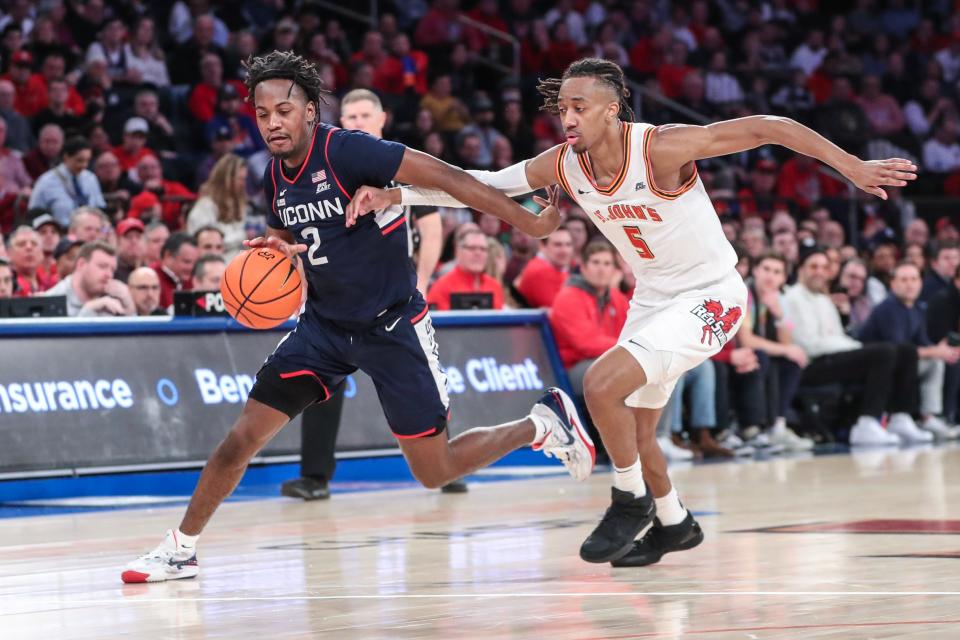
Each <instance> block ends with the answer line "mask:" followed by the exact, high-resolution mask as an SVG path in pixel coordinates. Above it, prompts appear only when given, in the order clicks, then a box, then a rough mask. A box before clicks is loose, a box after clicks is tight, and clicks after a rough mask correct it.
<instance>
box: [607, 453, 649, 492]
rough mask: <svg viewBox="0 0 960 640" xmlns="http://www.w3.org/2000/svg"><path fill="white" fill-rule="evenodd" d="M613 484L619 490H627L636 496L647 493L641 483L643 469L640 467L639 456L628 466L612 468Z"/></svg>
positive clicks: (645, 487)
mask: <svg viewBox="0 0 960 640" xmlns="http://www.w3.org/2000/svg"><path fill="white" fill-rule="evenodd" d="M613 486H614V487H616V488H617V489H620V491H629V492H630V493H632V494H633V495H635V496H636V497H638V498H639V497H641V496H645V495H647V486H646V485H645V484H644V483H643V470H642V469H641V467H640V456H637V461H636V462H634V463H633V464H632V465H630V466H629V467H626V468H624V469H621V468H619V467H616V466H615V467H614V468H613Z"/></svg>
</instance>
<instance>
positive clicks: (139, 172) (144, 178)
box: [131, 154, 197, 230]
mask: <svg viewBox="0 0 960 640" xmlns="http://www.w3.org/2000/svg"><path fill="white" fill-rule="evenodd" d="M135 177H136V180H137V182H139V183H140V184H141V185H143V189H144V191H149V192H151V193H153V194H154V195H155V196H157V198H158V199H159V200H160V206H161V211H162V213H161V218H162V220H163V222H164V224H166V225H167V226H168V227H170V228H171V229H174V230H176V229H179V228H180V227H182V226H183V208H184V204H185V203H189V202H193V201H194V200H196V198H197V194H195V193H194V192H193V191H190V189H187V188H186V187H185V186H184V185H183V184H181V183H179V182H176V181H174V180H164V179H163V167H162V166H161V165H160V160H159V159H157V156H155V155H153V154H150V155H145V156H143V157H142V158H140V162H138V163H137V167H136V176H135ZM140 195H141V196H142V195H143V194H140ZM137 197H138V198H139V197H140V196H137ZM134 200H136V198H134ZM132 206H133V202H132V201H131V207H132ZM147 206H149V205H147ZM132 212H133V211H132V209H131V213H132ZM134 217H136V216H134Z"/></svg>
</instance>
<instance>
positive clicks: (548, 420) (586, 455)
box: [530, 387, 597, 480]
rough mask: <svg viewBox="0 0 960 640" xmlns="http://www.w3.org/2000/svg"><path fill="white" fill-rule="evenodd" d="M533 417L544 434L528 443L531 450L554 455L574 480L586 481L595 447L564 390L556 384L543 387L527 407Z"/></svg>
mask: <svg viewBox="0 0 960 640" xmlns="http://www.w3.org/2000/svg"><path fill="white" fill-rule="evenodd" d="M530 415H531V417H532V418H533V419H537V420H540V421H542V423H543V424H545V425H546V428H547V429H546V433H545V434H544V436H543V438H542V439H541V440H539V441H538V442H534V443H533V444H532V445H530V446H531V447H532V448H533V450H534V451H543V453H544V455H547V456H550V457H553V458H556V459H557V460H559V461H560V462H562V463H563V466H565V467H566V468H567V471H569V472H570V475H572V476H573V477H574V478H575V479H577V480H586V479H587V478H588V477H590V474H591V473H592V472H593V465H594V463H595V462H596V460H597V450H596V448H595V447H594V446H593V440H591V439H590V436H589V435H588V434H587V430H586V429H584V428H583V422H582V421H581V420H580V414H579V413H577V408H576V406H575V405H574V404H573V400H571V399H570V396H568V395H567V394H566V393H564V392H563V391H562V390H561V389H557V388H556V387H551V388H549V389H547V392H546V393H544V394H543V395H542V396H541V397H540V399H539V400H537V403H536V404H535V405H533V409H531V410H530Z"/></svg>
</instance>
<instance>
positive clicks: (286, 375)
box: [280, 369, 330, 402]
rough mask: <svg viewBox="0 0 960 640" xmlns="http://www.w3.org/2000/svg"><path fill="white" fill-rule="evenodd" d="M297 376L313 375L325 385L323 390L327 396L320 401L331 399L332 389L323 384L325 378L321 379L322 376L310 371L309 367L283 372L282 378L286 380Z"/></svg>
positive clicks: (320, 383)
mask: <svg viewBox="0 0 960 640" xmlns="http://www.w3.org/2000/svg"><path fill="white" fill-rule="evenodd" d="M297 376H313V378H314V379H315V380H316V381H317V384H319V385H320V386H321V387H323V392H324V393H325V394H327V397H326V398H324V399H323V400H321V401H320V402H326V401H327V400H329V399H330V390H329V389H327V385H325V384H323V380H321V379H320V376H318V375H317V374H315V373H314V372H313V371H310V370H309V369H301V370H300V371H291V372H289V373H281V374H280V379H281V380H286V379H287V378H296V377H297Z"/></svg>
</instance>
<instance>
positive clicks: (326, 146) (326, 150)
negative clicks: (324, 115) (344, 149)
mask: <svg viewBox="0 0 960 640" xmlns="http://www.w3.org/2000/svg"><path fill="white" fill-rule="evenodd" d="M337 130H338V127H333V128H331V129H330V133H328V134H327V141H326V142H325V143H324V145H323V157H324V159H325V160H326V161H327V171H329V172H330V175H331V176H333V181H334V182H336V183H337V186H338V187H340V191H342V192H343V195H345V196H346V197H347V201H348V202H349V201H350V200H353V197H352V196H351V195H350V194H349V193H347V190H346V189H344V188H343V185H342V184H340V180H339V179H338V178H337V174H336V172H335V171H334V170H333V165H332V164H330V138H332V137H333V132H334V131H337Z"/></svg>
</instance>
